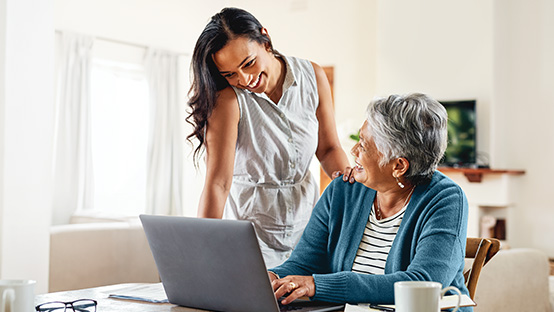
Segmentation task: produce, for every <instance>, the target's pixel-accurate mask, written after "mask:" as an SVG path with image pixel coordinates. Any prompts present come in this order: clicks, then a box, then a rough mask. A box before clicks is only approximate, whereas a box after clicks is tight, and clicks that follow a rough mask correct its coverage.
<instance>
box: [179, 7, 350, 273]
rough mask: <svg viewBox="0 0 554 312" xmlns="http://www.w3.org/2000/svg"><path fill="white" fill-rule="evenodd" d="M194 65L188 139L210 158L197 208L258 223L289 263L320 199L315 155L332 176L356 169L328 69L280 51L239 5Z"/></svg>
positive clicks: (278, 258) (201, 46)
mask: <svg viewBox="0 0 554 312" xmlns="http://www.w3.org/2000/svg"><path fill="white" fill-rule="evenodd" d="M192 71H193V82H192V87H191V91H190V94H191V97H190V100H189V104H190V106H191V108H192V112H191V114H190V116H189V117H188V120H189V121H190V122H191V123H192V124H193V125H194V132H193V133H192V134H191V135H189V139H190V138H196V139H197V140H198V142H199V144H198V146H197V148H196V150H195V158H196V159H197V158H198V156H199V153H200V152H201V151H203V150H204V149H205V161H206V179H205V185H204V189H203V192H202V195H201V199H200V204H199V208H198V216H199V217H205V218H222V217H223V218H229V219H242V220H249V221H252V222H253V223H254V225H255V227H256V233H257V235H258V238H259V242H260V247H261V249H262V252H263V254H264V259H265V261H266V265H267V266H268V267H272V266H274V265H277V264H280V263H282V262H283V261H284V260H286V259H287V258H288V256H289V255H290V252H291V251H292V249H293V248H294V246H295V245H296V243H297V242H298V240H299V239H300V235H301V234H302V231H303V230H304V227H305V225H306V223H307V222H308V219H309V217H310V214H311V211H312V208H313V206H314V205H315V203H316V201H317V199H318V197H319V192H318V187H317V183H316V181H315V179H314V178H313V177H312V175H310V171H309V166H310V162H311V160H312V158H313V155H314V154H315V155H316V156H317V158H318V159H319V161H320V163H321V165H322V166H323V169H324V170H325V172H326V173H327V174H328V175H329V176H334V177H335V176H337V175H338V173H339V171H342V170H345V171H347V172H348V173H350V172H351V171H350V168H348V159H347V157H346V154H345V152H344V151H343V149H342V148H341V146H340V143H339V140H338V136H337V133H336V128H335V121H334V116H333V107H332V98H331V91H330V87H329V82H328V80H327V78H326V76H325V73H324V72H323V70H322V68H321V67H320V66H318V65H317V64H314V63H312V62H310V61H307V60H302V59H298V58H294V57H288V56H284V55H282V54H280V53H278V52H277V51H276V50H275V49H274V48H273V45H272V43H271V39H270V37H269V34H268V31H267V29H265V28H264V27H263V26H262V25H261V24H260V22H259V21H258V20H257V19H256V18H255V17H254V16H253V15H251V14H250V13H248V12H246V11H244V10H241V9H237V8H225V9H223V10H222V11H221V12H220V13H218V14H216V15H214V16H213V17H212V18H211V20H210V22H209V23H208V25H207V26H206V27H205V28H204V30H203V32H202V33H201V35H200V37H199V38H198V41H197V43H196V46H195V48H194V53H193V57H192ZM345 168H346V169H345ZM347 176H349V174H348V175H347Z"/></svg>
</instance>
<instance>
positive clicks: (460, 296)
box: [441, 286, 462, 312]
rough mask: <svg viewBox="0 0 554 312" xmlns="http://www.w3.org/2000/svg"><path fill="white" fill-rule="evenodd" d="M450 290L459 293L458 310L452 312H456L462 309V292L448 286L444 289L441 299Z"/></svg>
mask: <svg viewBox="0 0 554 312" xmlns="http://www.w3.org/2000/svg"><path fill="white" fill-rule="evenodd" d="M449 290H453V291H454V292H457V294H456V296H458V304H456V308H455V309H454V311H452V312H456V311H458V309H459V308H460V303H461V302H462V293H461V292H460V290H459V289H458V288H456V287H454V286H448V287H446V288H445V289H443V290H442V291H441V298H442V297H443V296H444V294H445V293H446V292H447V291H449Z"/></svg>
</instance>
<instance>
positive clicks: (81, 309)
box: [35, 299, 97, 312]
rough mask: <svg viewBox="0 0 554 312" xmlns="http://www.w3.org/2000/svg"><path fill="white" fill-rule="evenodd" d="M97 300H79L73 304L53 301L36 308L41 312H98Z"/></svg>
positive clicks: (72, 302)
mask: <svg viewBox="0 0 554 312" xmlns="http://www.w3.org/2000/svg"><path fill="white" fill-rule="evenodd" d="M96 305H97V302H96V300H92V299H79V300H75V301H71V302H62V301H52V302H46V303H42V304H39V305H37V306H36V307H35V310H36V311H40V312H66V311H75V312H96Z"/></svg>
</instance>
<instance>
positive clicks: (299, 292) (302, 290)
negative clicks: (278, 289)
mask: <svg viewBox="0 0 554 312" xmlns="http://www.w3.org/2000/svg"><path fill="white" fill-rule="evenodd" d="M308 292H309V291H308V287H307V286H303V287H298V288H296V289H295V290H293V291H292V292H291V293H290V294H289V295H288V296H287V297H286V298H285V299H283V300H281V303H282V304H289V303H291V302H293V301H294V300H296V299H298V298H300V297H303V296H306V295H308Z"/></svg>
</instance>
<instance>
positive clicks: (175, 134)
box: [145, 49, 185, 215]
mask: <svg viewBox="0 0 554 312" xmlns="http://www.w3.org/2000/svg"><path fill="white" fill-rule="evenodd" d="M145 68H146V77H147V80H148V84H149V90H150V131H149V138H148V158H147V168H148V175H147V180H146V188H147V189H146V200H147V201H146V212H147V213H150V214H164V215H182V214H183V194H182V192H183V162H184V157H183V154H184V153H183V148H184V144H183V142H184V140H185V138H184V135H183V121H184V118H185V110H184V98H183V96H182V94H183V92H182V89H181V88H182V85H183V82H182V79H181V74H182V73H181V70H180V61H179V55H178V54H176V53H171V52H167V51H161V50H155V49H149V50H148V51H147V53H146V57H145Z"/></svg>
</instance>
